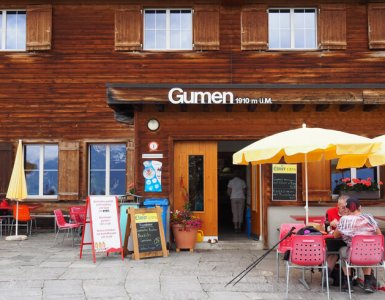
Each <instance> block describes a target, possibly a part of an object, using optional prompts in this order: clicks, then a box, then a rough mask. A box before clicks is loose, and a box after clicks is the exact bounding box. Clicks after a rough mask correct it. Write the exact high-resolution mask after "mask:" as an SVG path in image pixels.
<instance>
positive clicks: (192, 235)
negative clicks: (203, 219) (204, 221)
mask: <svg viewBox="0 0 385 300" xmlns="http://www.w3.org/2000/svg"><path fill="white" fill-rule="evenodd" d="M197 231H198V229H197V228H191V227H188V226H186V228H184V227H183V226H182V225H172V233H173V234H174V239H175V244H176V251H177V252H179V250H180V249H190V251H193V249H194V248H195V243H196V239H197Z"/></svg>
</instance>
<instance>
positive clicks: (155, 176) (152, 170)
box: [143, 160, 162, 192]
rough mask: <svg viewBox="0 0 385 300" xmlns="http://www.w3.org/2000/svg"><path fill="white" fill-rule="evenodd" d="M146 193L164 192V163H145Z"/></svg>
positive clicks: (155, 161) (150, 161)
mask: <svg viewBox="0 0 385 300" xmlns="http://www.w3.org/2000/svg"><path fill="white" fill-rule="evenodd" d="M143 165H144V170H143V177H144V191H145V192H161V191H162V163H161V162H160V161H157V160H146V161H144V162H143Z"/></svg>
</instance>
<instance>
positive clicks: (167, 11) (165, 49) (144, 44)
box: [143, 8, 194, 51]
mask: <svg viewBox="0 0 385 300" xmlns="http://www.w3.org/2000/svg"><path fill="white" fill-rule="evenodd" d="M149 10H155V11H160V10H165V11H166V29H165V30H166V48H153V49H152V48H151V49H147V48H146V43H145V41H146V23H145V16H146V11H149ZM171 10H188V11H190V14H191V39H190V41H191V43H190V48H170V43H171V37H170V32H171V27H170V18H171ZM193 25H194V23H193V9H192V8H146V9H144V12H143V50H144V51H192V50H193Z"/></svg>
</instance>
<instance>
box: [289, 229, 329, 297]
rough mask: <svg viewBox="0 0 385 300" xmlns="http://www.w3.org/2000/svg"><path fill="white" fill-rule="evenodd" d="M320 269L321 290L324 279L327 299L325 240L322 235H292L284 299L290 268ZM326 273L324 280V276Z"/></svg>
mask: <svg viewBox="0 0 385 300" xmlns="http://www.w3.org/2000/svg"><path fill="white" fill-rule="evenodd" d="M291 268H297V269H302V270H303V271H304V270H305V269H321V270H322V291H323V284H324V282H325V281H326V291H327V297H328V299H329V282H328V266H327V263H326V247H325V240H324V237H323V236H322V235H294V236H293V238H292V248H291V251H290V258H289V260H288V261H287V262H286V299H287V297H288V293H289V277H290V269H291ZM325 275H326V280H324V276H325Z"/></svg>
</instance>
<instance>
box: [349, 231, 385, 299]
mask: <svg viewBox="0 0 385 300" xmlns="http://www.w3.org/2000/svg"><path fill="white" fill-rule="evenodd" d="M345 264H346V274H349V269H350V268H354V267H371V268H375V269H376V278H377V269H378V268H384V271H385V263H384V236H383V235H382V234H381V235H356V236H354V237H353V239H352V245H351V247H350V254H349V257H348V260H346V261H345ZM346 276H347V281H348V289H349V298H350V299H351V298H352V294H351V286H350V282H349V278H348V275H346ZM377 287H378V286H377Z"/></svg>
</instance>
